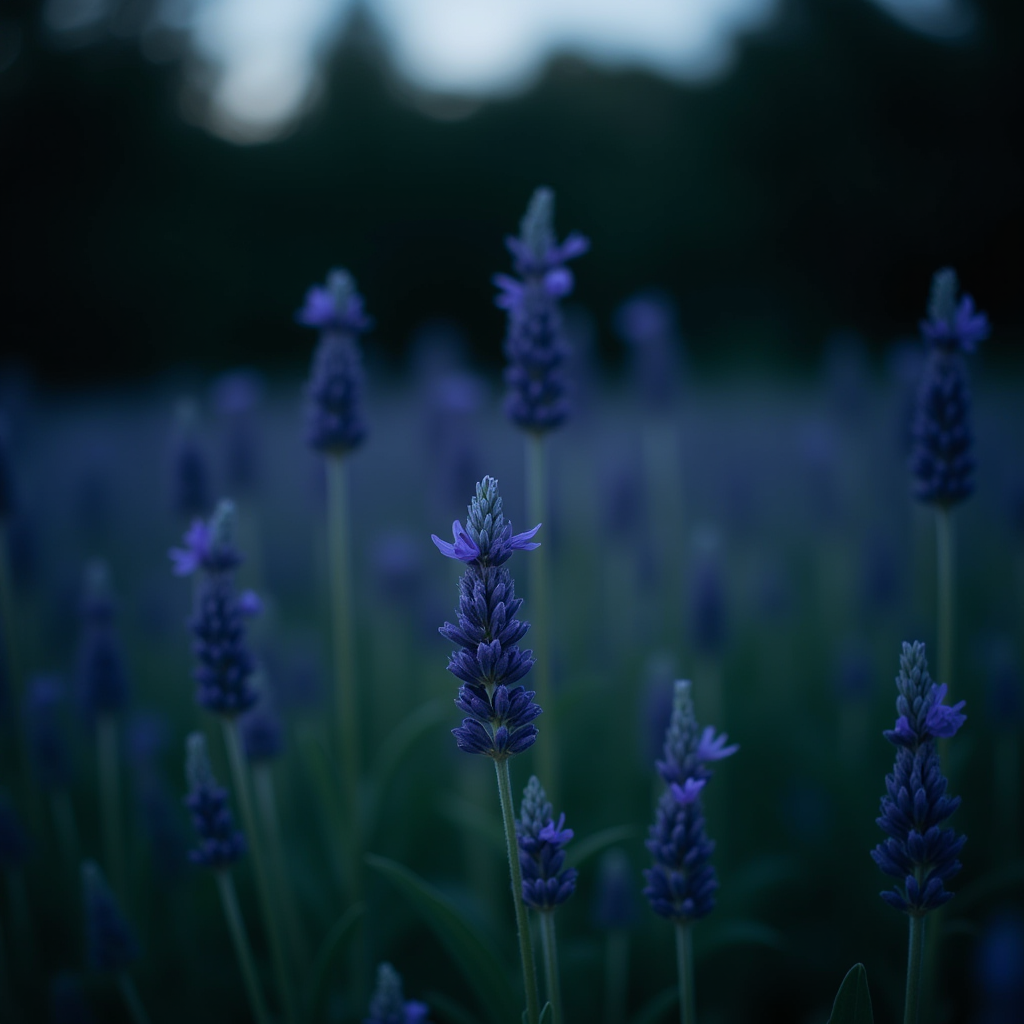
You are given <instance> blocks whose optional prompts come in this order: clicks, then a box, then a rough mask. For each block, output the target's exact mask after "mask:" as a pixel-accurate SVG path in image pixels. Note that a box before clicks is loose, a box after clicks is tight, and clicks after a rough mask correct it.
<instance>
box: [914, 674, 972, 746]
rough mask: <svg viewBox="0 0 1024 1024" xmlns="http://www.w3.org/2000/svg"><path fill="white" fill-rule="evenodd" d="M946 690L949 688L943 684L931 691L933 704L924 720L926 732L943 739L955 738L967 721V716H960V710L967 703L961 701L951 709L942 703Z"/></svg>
mask: <svg viewBox="0 0 1024 1024" xmlns="http://www.w3.org/2000/svg"><path fill="white" fill-rule="evenodd" d="M948 690H949V687H948V686H947V685H946V684H945V683H943V684H942V685H941V686H939V687H936V689H935V690H934V691H933V695H934V703H933V704H932V706H931V707H930V708H929V709H928V714H927V716H926V717H925V720H924V724H925V728H926V729H927V730H928V732H929V733H931V735H932V736H940V737H942V738H943V739H949V738H950V737H951V736H955V735H956V732H957V730H958V729H959V728H960V726H962V725H963V724H964V722H966V721H967V716H966V715H962V714H960V709H961V708H962V707H963V706H964V705H965V704H966V703H967V702H966V701H963V700H962V701H960V702H959V703H958V704H954V705H953V706H952V707H949V706H948V705H946V704H943V703H942V701H943V700H945V699H946V693H947V691H948Z"/></svg>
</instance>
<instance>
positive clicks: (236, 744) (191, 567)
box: [170, 501, 295, 1019]
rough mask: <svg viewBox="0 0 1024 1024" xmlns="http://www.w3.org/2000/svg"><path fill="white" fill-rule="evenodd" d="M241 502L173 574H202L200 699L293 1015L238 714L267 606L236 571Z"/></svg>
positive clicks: (197, 538)
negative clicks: (242, 587)
mask: <svg viewBox="0 0 1024 1024" xmlns="http://www.w3.org/2000/svg"><path fill="white" fill-rule="evenodd" d="M233 520H234V506H233V505H232V503H231V502H230V501H222V502H220V504H219V505H218V506H217V510H216V511H215V512H214V514H213V516H212V518H211V519H210V521H209V522H208V523H205V524H204V523H202V522H201V521H199V520H197V521H196V522H195V523H193V524H192V527H191V529H190V530H189V532H188V533H187V534H186V535H185V546H184V547H183V548H176V549H172V551H171V552H170V555H171V559H172V561H173V562H174V571H175V573H176V574H178V575H186V574H188V573H191V572H196V571H199V572H201V573H202V576H201V579H200V586H199V589H198V591H197V598H196V611H195V614H194V615H193V618H192V621H191V627H192V635H193V646H192V649H193V651H194V653H195V656H196V662H197V664H196V668H195V671H194V673H193V674H194V676H195V679H196V682H197V683H198V687H197V691H196V700H197V702H198V703H199V705H200V706H201V707H203V708H205V709H206V710H208V711H212V712H213V713H214V714H216V715H217V716H218V717H219V718H220V719H221V725H222V732H223V735H224V745H225V747H226V748H227V752H228V760H229V763H230V765H231V773H232V777H233V779H234V784H235V789H236V791H237V794H238V799H239V803H240V804H241V808H242V819H243V821H244V824H245V829H246V832H247V833H248V835H249V837H250V842H251V844H252V849H253V867H254V869H255V874H256V884H257V891H258V893H259V897H260V904H261V907H262V911H263V918H264V921H265V923H266V928H267V934H268V937H269V940H270V947H271V953H272V955H273V960H274V972H275V975H276V977H277V983H278V986H279V988H280V990H281V997H282V999H283V1001H284V1003H285V1006H286V1007H287V1010H288V1016H289V1018H291V1019H294V1015H295V1010H294V1007H295V997H294V994H293V989H292V985H291V980H290V977H289V973H288V968H287V963H286V958H285V947H284V939H283V937H282V934H281V928H280V926H279V923H278V911H277V907H276V902H275V900H274V898H273V887H272V885H271V880H270V873H269V868H268V866H267V863H266V858H265V856H264V853H263V850H262V844H261V843H260V837H259V833H258V831H257V827H256V814H255V811H254V809H253V798H252V794H251V789H250V781H249V775H248V771H247V766H246V763H245V757H244V755H243V753H242V743H241V740H240V738H239V726H238V716H239V715H241V714H243V713H244V712H246V711H248V710H249V709H250V708H252V707H253V706H254V705H255V704H256V701H257V699H258V696H259V694H258V691H257V690H256V687H255V685H254V684H253V682H252V676H253V673H254V672H255V670H256V662H255V659H254V658H253V655H252V652H251V651H250V649H249V646H248V642H247V638H246V630H245V622H246V619H247V618H249V617H251V616H252V615H254V614H257V613H258V612H259V610H260V602H259V599H258V598H257V597H256V595H255V594H253V593H252V592H250V591H246V592H244V593H241V594H239V593H238V591H237V590H236V589H235V584H234V578H233V572H234V570H235V569H236V568H237V567H238V565H239V564H240V563H241V555H240V554H239V552H238V550H237V548H236V547H235V545H234V543H233V540H232V527H233Z"/></svg>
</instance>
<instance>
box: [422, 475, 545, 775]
mask: <svg viewBox="0 0 1024 1024" xmlns="http://www.w3.org/2000/svg"><path fill="white" fill-rule="evenodd" d="M539 529H540V524H539V523H538V524H537V525H536V526H535V527H534V528H533V529H532V530H529V531H528V532H526V533H519V534H513V533H512V524H511V523H506V522H505V517H504V515H503V514H502V511H501V498H500V497H499V495H498V481H497V480H495V479H494V478H493V477H490V476H485V477H484V478H483V480H482V481H481V482H480V483H478V484H477V486H476V495H475V497H474V498H473V501H472V503H471V504H470V506H469V515H468V516H467V518H466V525H465V527H463V526H462V524H461V523H459V521H458V520H456V522H455V523H454V526H453V533H454V535H455V540H454V543H453V544H449V543H448V542H447V541H443V540H441V539H440V538H439V537H437V536H432V537H431V539H432V540H433V542H434V543H435V544H436V545H437V547H438V549H439V550H440V551H441V553H442V554H443V555H445V556H446V557H447V558H454V559H458V560H459V561H462V562H465V563H466V572H465V573H464V575H463V576H462V578H461V579H460V580H459V607H458V619H459V621H458V624H457V625H453V624H452V623H450V622H446V623H445V624H444V625H443V626H442V627H441V628H440V630H439V632H440V633H441V635H442V636H444V637H447V638H448V639H449V640H451V641H452V642H453V643H456V644H458V645H459V649H458V650H456V651H453V652H452V654H451V657H450V659H449V661H448V671H449V672H451V673H452V674H453V675H454V676H455V677H456V678H458V679H460V680H462V685H461V686H460V687H459V695H458V697H457V699H456V701H455V703H456V705H457V706H458V707H459V708H460V709H461V710H462V711H464V712H465V713H466V714H467V715H468V716H469V717H468V718H465V719H463V721H462V725H461V726H460V727H459V728H458V729H453V730H452V733H453V735H454V736H455V740H456V743H457V744H458V746H459V749H460V750H464V751H466V752H467V753H471V754H485V755H486V756H488V757H492V758H494V759H495V760H496V761H504V760H505V759H506V758H508V757H511V756H512V755H513V754H521V753H522V752H523V751H524V750H526V749H527V748H528V747H530V746H532V745H533V743H534V741H535V740H536V738H537V727H536V726H535V725H534V724H533V721H534V719H535V718H536V717H537V716H538V715H539V714H540V713H541V709H540V707H539V706H538V705H537V704H534V703H533V697H534V691H533V690H527V689H526V688H525V687H524V686H522V685H515V684H517V683H518V682H519V680H520V679H522V678H523V676H525V675H526V673H527V672H529V671H530V668H531V666H532V665H533V661H534V659H533V657H532V656H531V655H532V652H531V651H521V650H520V649H519V647H518V642H519V641H520V640H521V639H522V638H523V637H524V636H525V635H526V631H527V630H528V629H529V628H530V624H529V623H528V622H520V621H519V620H518V619H516V617H515V615H516V612H517V611H519V607H520V605H522V603H523V602H522V598H517V597H516V596H515V585H514V584H513V582H512V577H511V576H510V575H509V572H508V570H507V569H506V568H505V567H504V563H505V562H506V561H508V559H509V558H510V557H511V555H512V552H513V551H529V550H531V549H533V548H536V547H538V544H537V543H535V542H533V543H531V540H530V538H532V537H533V536H534V534H535V533H536V532H537V530H539Z"/></svg>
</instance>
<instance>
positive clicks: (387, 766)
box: [372, 700, 452, 799]
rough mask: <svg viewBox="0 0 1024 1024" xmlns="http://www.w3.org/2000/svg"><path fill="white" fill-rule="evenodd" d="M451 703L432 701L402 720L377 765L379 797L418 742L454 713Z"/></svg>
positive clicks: (376, 777)
mask: <svg viewBox="0 0 1024 1024" xmlns="http://www.w3.org/2000/svg"><path fill="white" fill-rule="evenodd" d="M451 709H452V703H451V701H450V700H432V701H428V702H427V703H426V704H421V705H420V706H419V707H418V708H416V710H415V711H413V712H412V713H411V714H409V715H407V716H406V717H405V718H403V719H402V721H401V722H399V723H398V725H396V726H395V728H394V729H393V730H392V732H391V734H390V735H389V736H388V738H387V739H386V740H385V741H384V742H383V743H382V744H381V747H380V751H379V752H378V754H377V756H376V758H374V761H373V772H372V778H373V782H374V786H375V792H376V795H377V797H378V799H379V798H380V797H382V796H383V795H384V791H385V790H386V789H387V787H388V786H389V785H390V783H391V779H392V778H393V777H394V775H395V773H396V772H397V771H398V769H399V768H400V767H401V764H402V762H403V761H404V760H405V758H406V757H408V755H409V752H410V751H411V750H412V747H413V745H414V744H415V743H416V741H417V740H418V739H419V738H420V737H421V736H423V735H425V734H426V733H428V732H429V731H430V730H431V729H434V728H436V727H437V725H438V723H439V722H441V721H443V720H444V719H445V717H447V716H450V715H451V713H452V710H451Z"/></svg>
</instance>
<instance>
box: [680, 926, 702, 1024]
mask: <svg viewBox="0 0 1024 1024" xmlns="http://www.w3.org/2000/svg"><path fill="white" fill-rule="evenodd" d="M676 967H677V969H678V974H679V1020H680V1022H681V1024H697V1009H696V1004H695V1003H694V996H693V937H692V935H691V934H690V926H689V925H688V924H682V923H677V924H676Z"/></svg>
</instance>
